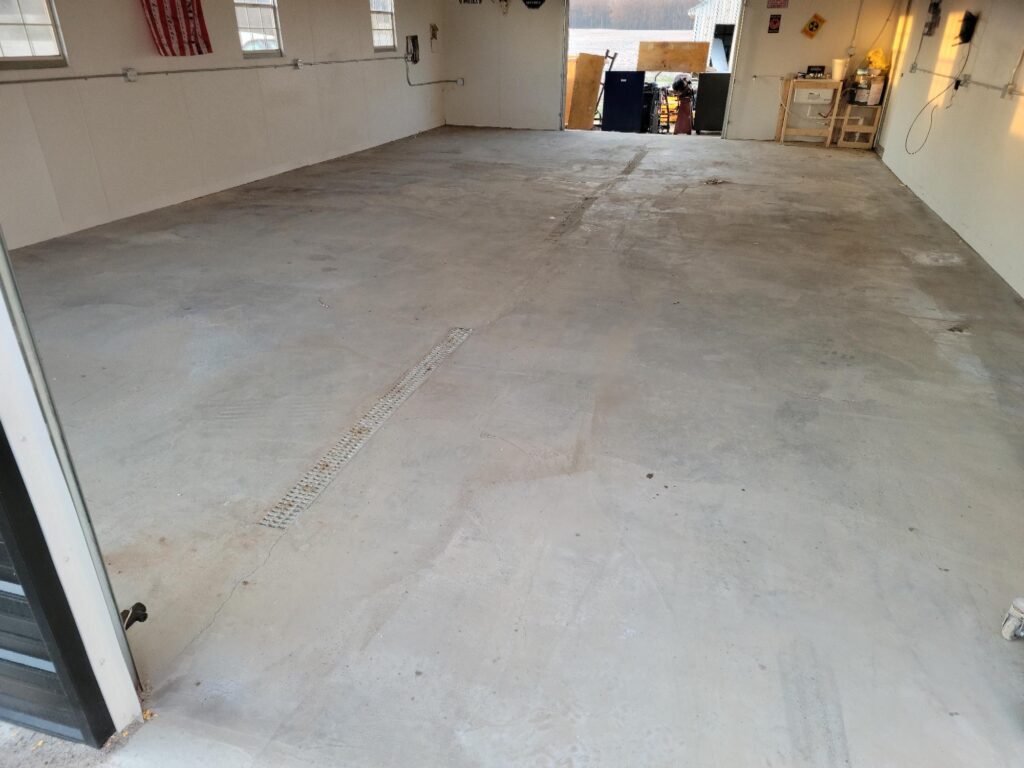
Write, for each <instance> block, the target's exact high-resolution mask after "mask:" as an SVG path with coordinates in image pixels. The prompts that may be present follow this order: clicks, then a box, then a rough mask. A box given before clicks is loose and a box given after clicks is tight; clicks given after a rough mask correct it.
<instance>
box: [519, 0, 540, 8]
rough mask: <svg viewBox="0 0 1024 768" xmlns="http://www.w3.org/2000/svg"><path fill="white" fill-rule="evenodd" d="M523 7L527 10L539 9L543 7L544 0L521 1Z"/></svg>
mask: <svg viewBox="0 0 1024 768" xmlns="http://www.w3.org/2000/svg"><path fill="white" fill-rule="evenodd" d="M523 5H525V6H526V7H527V8H540V7H541V6H542V5H544V0H523Z"/></svg>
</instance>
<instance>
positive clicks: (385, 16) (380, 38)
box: [370, 0, 396, 51]
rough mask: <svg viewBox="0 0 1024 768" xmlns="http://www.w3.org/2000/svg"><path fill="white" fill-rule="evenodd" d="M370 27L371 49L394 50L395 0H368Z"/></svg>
mask: <svg viewBox="0 0 1024 768" xmlns="http://www.w3.org/2000/svg"><path fill="white" fill-rule="evenodd" d="M370 27H371V28H372V29H373V50H375V51H393V50H395V48H396V45H395V0H370Z"/></svg>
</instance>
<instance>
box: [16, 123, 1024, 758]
mask: <svg viewBox="0 0 1024 768" xmlns="http://www.w3.org/2000/svg"><path fill="white" fill-rule="evenodd" d="M717 182H720V183H717ZM15 256H16V264H17V269H18V275H19V278H20V282H21V287H22V290H23V293H24V298H25V303H26V305H27V307H28V310H29V312H30V315H31V320H32V323H33V327H34V331H35V333H36V336H37V339H38V342H39V345H40V347H41V350H42V354H43V359H44V363H45V365H46V367H47V371H48V374H49V376H50V378H51V379H52V382H53V387H54V390H55V393H56V398H57V402H58V405H59V407H60V411H61V413H62V415H63V418H64V420H65V423H66V426H67V429H68V433H69V439H70V443H71V446H72V450H73V453H74V455H75V457H76V460H77V463H78V468H79V471H80V474H81V476H82V480H83V484H84V488H85V492H86V496H87V499H88V500H89V502H90V504H91V508H92V513H93V516H94V518H95V522H96V526H97V529H98V535H99V539H100V542H101V545H102V547H103V550H104V553H105V557H106V559H107V561H108V563H109V566H110V570H111V576H112V579H113V582H114V586H115V589H116V591H117V594H118V597H119V600H120V602H122V603H124V604H128V603H130V602H133V601H135V600H142V601H143V602H145V603H147V604H148V605H149V607H150V611H151V619H150V621H149V622H148V623H147V624H145V625H140V626H137V627H135V628H133V629H132V630H131V632H130V639H131V642H132V645H133V647H134V649H135V652H136V654H137V656H138V661H139V664H140V667H141V670H142V674H143V677H144V679H145V680H146V682H147V686H148V693H147V701H146V706H147V707H150V708H152V710H153V712H154V713H155V717H154V718H153V719H152V720H150V721H149V722H148V723H146V724H145V725H143V726H142V727H141V728H139V729H138V730H137V731H136V732H134V733H131V734H129V735H128V736H127V737H124V738H120V739H118V740H117V741H116V743H114V744H112V745H111V746H110V747H109V748H108V749H107V750H105V751H104V752H101V753H91V752H89V751H88V750H85V749H80V748H77V747H68V746H65V745H60V744H56V743H54V742H53V741H52V740H50V739H44V744H43V745H42V746H41V747H38V748H37V747H36V742H37V740H38V737H36V736H35V735H33V734H28V733H26V732H23V731H19V730H17V729H14V728H0V746H2V752H0V764H3V765H18V766H24V765H42V764H47V761H48V764H49V765H76V766H79V765H104V766H118V767H122V768H129V767H131V768H134V767H136V766H146V767H147V768H158V767H160V768H169V767H172V766H173V767H175V768H177V767H178V766H195V765H209V766H239V767H244V768H256V767H261V768H262V767H268V766H312V765H316V766H320V765H322V766H418V767H420V766H467V767H468V766H541V765H551V766H555V765H558V766H566V765H575V766H615V767H616V768H618V767H620V766H677V765H692V766H728V767H729V768H736V767H738V766H765V765H775V766H814V767H815V768H823V767H827V768H833V767H836V766H872V767H873V768H874V767H877V766H886V765H891V766H901V767H909V766H921V767H922V768H925V767H927V768H935V766H959V765H971V766H1009V765H1019V764H1021V761H1022V760H1024V739H1022V737H1021V730H1022V726H1024V722H1022V719H1024V718H1022V713H1024V686H1022V684H1021V682H1022V680H1024V644H1011V643H1007V642H1005V641H1004V640H1002V638H1001V637H1000V636H999V625H1000V622H1001V619H1002V614H1003V612H1004V611H1005V609H1006V607H1007V605H1008V604H1009V601H1010V599H1011V598H1013V597H1014V596H1016V595H1018V594H1020V593H1024V578H1022V572H1021V567H1020V552H1021V545H1022V543H1024V522H1022V517H1021V513H1022V508H1021V506H1022V505H1021V499H1022V498H1024V473H1022V472H1021V468H1022V464H1024V308H1022V302H1021V300H1020V299H1019V298H1018V297H1016V296H1015V295H1014V294H1013V293H1012V291H1011V290H1010V289H1009V288H1008V287H1007V286H1006V285H1004V284H1003V283H1002V282H1001V281H1000V280H999V279H998V277H996V276H995V275H994V274H993V272H992V271H991V270H990V269H989V268H988V267H987V266H986V265H985V264H984V263H982V261H981V260H980V259H979V257H978V256H977V255H976V254H975V253H973V252H972V251H971V250H970V249H969V248H968V247H967V246H965V245H964V244H963V243H962V242H961V241H960V240H959V239H958V238H957V237H956V235H955V234H954V233H953V232H952V231H951V230H950V229H949V228H948V227H947V226H946V225H945V224H943V223H942V222H941V221H940V220H939V219H938V218H937V217H936V216H935V215H934V214H932V213H931V212H930V211H929V210H928V209H927V208H926V207H925V206H924V205H923V204H922V203H921V202H920V201H919V200H917V199H916V198H915V197H914V195H913V194H911V193H910V192H909V191H908V190H906V189H905V188H903V187H902V186H901V185H900V184H899V183H898V182H897V181H896V180H895V179H894V178H893V177H892V176H891V175H890V174H889V173H888V171H886V170H885V169H884V167H883V166H882V165H881V164H880V163H879V162H878V161H877V159H876V158H875V157H874V156H873V155H871V154H865V153H857V152H841V151H823V150H819V149H816V148H805V147H780V146H777V145H772V144H754V143H740V142H723V141H720V140H718V139H715V138H710V137H661V136H618V135H603V134H590V133H565V134H555V133H528V132H507V131H474V130H459V129H444V130H440V131H436V132H432V133H430V134H426V135H423V136H420V137H416V138H413V139H409V140H406V141H401V142H398V143H395V144H391V145H388V146H386V147H382V148H379V149H376V150H372V151H369V152H365V153H362V154H359V155H357V156H353V157H348V158H344V159H341V160H338V161H335V162H330V163H326V164H323V165H318V166H315V167H311V168H307V169H303V170H299V171H295V172H292V173H288V174H285V175H283V176H278V177H275V178H272V179H268V180H265V181H262V182H259V183H256V184H251V185H248V186H246V187H242V188H239V189H235V190H231V191H229V192H226V193H223V194H219V195H215V196H212V197H208V198H204V199H202V200H197V201H194V202H192V203H189V204H186V205H180V206H176V207H173V208H169V209H166V210H162V211H158V212H156V213H153V214H148V215H144V216H139V217H135V218H132V219H130V220H126V221H123V222H119V223H115V224H111V225H108V226H104V227H100V228H98V229H94V230H91V231H88V232H84V233H81V234H77V235H73V236H69V237H65V238H61V239H59V240H56V241H52V242H49V243H44V244H41V245H38V246H33V247H31V248H26V249H22V250H21V251H19V252H17V253H16V254H15ZM451 326H470V327H473V328H474V329H475V331H474V333H473V335H472V337H471V338H470V339H469V341H468V342H466V343H465V344H464V345H463V346H462V347H461V348H460V349H459V350H458V351H457V352H456V353H455V355H454V356H453V357H452V358H451V359H449V360H448V361H447V362H445V363H444V364H443V366H442V367H441V368H440V369H439V370H438V371H437V372H436V373H435V374H434V376H433V377H432V378H431V379H430V380H429V381H428V382H427V384H426V385H424V386H423V387H422V388H421V389H420V390H419V391H418V392H417V393H416V394H415V395H414V396H413V397H412V398H411V399H410V400H409V401H407V402H406V403H405V404H404V405H403V406H402V407H401V409H400V410H399V411H398V413H397V414H396V415H395V416H394V417H393V418H392V419H391V420H390V421H389V422H388V423H387V425H386V426H385V427H384V428H383V429H382V430H381V431H380V432H378V433H377V434H376V435H375V436H374V437H373V439H372V440H371V441H370V443H369V445H368V446H367V447H366V448H365V449H364V450H363V452H362V453H360V454H359V456H358V457H357V458H356V459H355V460H354V461H353V462H351V463H350V464H349V465H348V466H347V468H346V469H345V470H344V473H343V474H342V475H341V476H340V477H339V478H338V479H337V480H336V482H335V483H334V484H333V485H332V486H331V487H330V488H329V489H328V491H327V492H326V493H325V494H324V495H323V496H322V497H321V498H320V499H319V501H318V502H317V503H316V504H315V505H314V506H313V507H312V508H311V509H309V510H308V511H307V512H306V513H304V514H303V515H302V516H301V517H300V519H299V520H298V521H297V522H296V523H294V524H293V525H292V527H291V528H289V529H288V530H287V531H286V532H284V533H281V532H278V531H273V530H269V529H266V528H262V527H259V526H258V525H257V524H256V523H257V522H258V521H259V519H260V518H261V516H262V514H263V512H264V511H265V510H266V508H267V507H268V506H269V505H270V504H272V503H273V502H274V501H275V500H276V499H277V498H278V497H279V496H280V495H281V494H282V493H284V491H285V490H287V489H288V488H289V487H290V486H291V484H292V483H293V482H295V481H296V480H297V479H298V477H299V476H300V475H301V473H302V472H303V471H304V470H305V469H306V468H307V467H308V466H309V465H310V464H311V463H312V462H313V460H314V459H315V458H316V457H317V456H318V455H319V454H320V453H322V452H323V451H324V450H325V449H326V448H327V447H328V446H329V445H331V443H332V442H333V441H334V440H335V439H336V438H337V437H339V436H340V435H341V433H342V432H343V431H344V430H345V429H346V428H347V427H348V426H349V425H350V424H352V423H353V422H354V420H355V419H356V418H357V417H358V416H359V415H360V414H361V413H362V412H363V411H364V410H365V409H366V408H367V407H368V406H369V405H370V404H372V403H373V402H374V401H375V400H376V399H377V397H379V396H380V395H381V394H382V393H383V392H384V391H385V390H386V389H387V388H388V387H389V386H390V385H391V383H393V381H394V380H395V379H396V378H397V377H398V376H400V375H401V373H402V372H403V371H404V370H406V369H407V368H409V367H410V366H411V365H413V364H414V363H415V362H416V361H417V360H418V359H419V358H420V357H421V356H422V355H423V354H424V353H425V352H426V351H427V350H428V349H429V348H430V347H431V346H432V345H433V344H435V343H436V342H437V341H439V340H440V339H441V337H442V336H443V335H444V333H445V330H446V329H447V328H449V327H451Z"/></svg>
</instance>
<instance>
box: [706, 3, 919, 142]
mask: <svg viewBox="0 0 1024 768" xmlns="http://www.w3.org/2000/svg"><path fill="white" fill-rule="evenodd" d="M895 1H896V0H864V9H863V12H862V13H861V18H860V26H859V29H858V31H857V35H856V42H855V44H854V48H856V53H855V54H854V56H853V59H852V60H851V62H850V67H849V68H850V71H851V72H852V70H854V69H856V67H857V66H858V65H859V64H860V62H861V60H862V59H863V58H864V55H865V54H866V53H867V51H868V50H869V46H870V47H874V48H883V49H886V50H888V49H889V48H890V47H891V45H892V40H893V34H894V27H895V23H896V20H897V17H898V15H899V11H897V13H895V14H893V19H892V21H890V22H889V23H888V24H887V25H886V24H885V19H886V16H887V15H888V14H889V11H890V10H891V9H892V8H893V7H894V2H895ZM905 2H906V0H899V3H900V5H899V6H898V7H899V8H902V7H904V5H905ZM767 5H768V4H767V2H765V0H749V2H748V3H747V7H746V10H745V11H744V14H743V22H742V29H741V37H740V43H739V46H738V51H737V54H736V62H735V66H734V69H733V95H732V102H731V107H730V112H729V122H728V124H727V126H726V129H725V136H726V138H730V139H773V138H774V137H775V125H776V121H777V119H778V114H779V101H780V96H781V88H782V82H781V80H782V78H783V77H784V76H786V75H794V74H796V73H797V72H802V71H804V70H806V68H807V66H808V65H813V64H823V65H825V69H826V72H829V71H830V70H831V68H832V59H835V58H840V57H843V56H846V55H847V49H848V48H849V47H850V41H851V40H852V39H853V35H854V26H855V24H856V21H857V7H858V0H790V3H789V7H788V8H785V9H771V8H768V7H767ZM773 13H778V14H781V15H782V29H781V31H780V32H778V33H777V34H768V17H769V15H770V14H773ZM815 13H817V14H820V15H821V16H823V17H824V18H825V25H824V26H823V27H822V28H821V31H819V32H818V34H817V36H816V37H814V39H808V38H807V37H805V36H804V35H803V34H801V31H800V30H801V29H803V26H804V24H805V23H807V21H808V19H810V18H811V16H812V15H813V14H815ZM883 26H884V27H885V28H884V29H883ZM879 33H881V34H880V35H879ZM875 39H877V40H878V42H876V43H875V44H874V45H873V46H871V43H872V41H873V40H875Z"/></svg>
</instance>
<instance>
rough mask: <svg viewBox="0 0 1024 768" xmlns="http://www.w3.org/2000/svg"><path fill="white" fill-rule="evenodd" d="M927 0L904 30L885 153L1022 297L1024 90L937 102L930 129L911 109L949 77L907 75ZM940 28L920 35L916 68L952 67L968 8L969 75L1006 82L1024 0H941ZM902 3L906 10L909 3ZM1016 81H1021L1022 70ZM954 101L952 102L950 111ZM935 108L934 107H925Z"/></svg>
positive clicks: (918, 3) (958, 57) (1021, 29)
mask: <svg viewBox="0 0 1024 768" xmlns="http://www.w3.org/2000/svg"><path fill="white" fill-rule="evenodd" d="M927 5H928V0H914V2H913V5H912V7H911V14H910V19H909V24H908V32H907V35H906V37H905V40H906V43H905V45H906V46H907V47H908V48H909V50H908V51H907V56H906V58H904V60H903V62H902V65H901V67H900V70H899V73H898V74H897V77H896V78H895V81H894V87H893V91H892V95H891V97H890V102H889V107H888V111H887V114H886V118H885V124H884V127H883V131H882V135H881V144H882V145H883V146H884V150H883V151H882V159H883V161H884V162H885V164H886V165H888V166H889V167H890V168H891V169H892V170H893V172H894V173H895V174H896V175H897V176H898V177H899V178H900V180H901V181H903V182H904V183H905V184H906V185H907V186H909V187H910V188H911V189H912V190H913V191H914V192H915V193H916V194H917V195H918V197H920V198H921V199H922V200H924V202H925V203H927V204H928V205H929V206H931V208H932V209H933V210H935V212H936V213H938V214H939V216H941V217H942V218H943V219H945V220H946V221H947V222H948V223H949V224H950V226H952V227H953V229H955V230H956V231H957V232H958V233H959V234H960V235H961V237H963V238H964V240H966V241H967V242H968V243H969V244H970V245H971V246H972V247H973V248H974V249H975V250H976V251H978V253H980V254H981V255H982V257H984V258H985V259H986V260H987V261H988V262H989V264H991V265H992V267H993V268H995V270H996V271H997V272H999V274H1001V275H1002V276H1003V278H1004V279H1005V280H1006V281H1007V282H1008V283H1009V284H1010V285H1011V286H1013V288H1014V289H1015V290H1016V291H1017V293H1019V294H1022V295H1024V236H1022V235H1021V232H1022V231H1024V226H1022V224H1021V221H1022V215H1024V97H1022V96H1018V97H1015V98H1006V99H1004V98H1002V97H1001V94H1000V93H998V92H996V91H993V90H989V89H986V88H982V87H979V86H968V87H966V88H962V89H960V90H959V91H958V92H957V93H956V95H955V97H953V98H952V101H950V94H946V95H945V96H943V97H942V98H940V99H938V100H937V102H936V103H937V104H938V109H937V110H936V111H935V120H934V125H933V127H932V132H931V136H930V137H929V138H928V142H927V143H926V144H925V145H924V148H923V149H921V150H920V152H918V153H917V154H914V155H910V154H908V153H907V151H906V149H905V146H904V145H905V143H909V145H910V149H911V150H914V149H917V147H918V146H919V145H920V144H921V142H922V140H923V139H924V137H925V133H926V131H927V128H928V111H927V110H926V111H925V113H924V114H923V115H922V117H921V119H920V120H918V123H917V125H916V126H914V129H913V131H912V132H911V133H910V138H909V140H908V139H907V132H908V130H909V128H910V125H911V122H912V121H913V120H914V117H915V115H917V113H918V112H920V110H921V108H922V107H923V106H924V105H925V103H926V102H927V101H928V100H929V99H930V98H931V97H932V96H934V95H936V94H937V93H938V92H940V91H941V90H942V89H944V88H945V87H946V86H947V85H948V84H949V80H948V79H944V78H940V77H935V76H933V75H931V74H927V73H924V72H917V73H914V74H911V73H910V71H909V70H910V64H911V62H912V61H913V59H914V54H915V52H916V51H917V46H918V42H919V40H920V35H921V25H922V21H923V18H924V15H925V10H926V8H927ZM942 5H943V11H944V18H943V20H942V24H941V26H940V27H939V32H938V33H937V34H936V35H935V36H934V37H929V38H925V39H924V44H923V45H922V47H921V55H920V60H919V63H920V66H921V67H923V68H924V69H931V70H934V71H937V72H944V73H951V74H955V73H956V72H958V71H959V69H960V66H961V65H962V63H963V61H964V56H965V55H966V53H967V52H966V50H965V48H964V47H960V48H954V47H953V46H952V41H951V38H952V37H954V36H955V35H956V32H957V31H958V30H959V25H960V20H961V18H962V16H963V11H964V10H970V11H973V12H975V13H978V12H980V13H981V21H980V24H979V26H978V29H977V32H976V33H975V37H974V42H973V46H972V50H971V53H970V61H969V62H968V66H967V69H966V70H965V74H969V75H971V77H972V79H974V80H975V81H980V82H985V83H991V84H993V85H999V86H1003V85H1005V84H1006V83H1007V82H1008V81H1009V78H1010V76H1011V73H1012V72H1013V68H1014V66H1015V65H1016V63H1017V61H1018V59H1019V57H1020V55H1021V50H1022V49H1024V3H1022V2H1020V0H971V2H965V1H964V0H945V2H944V3H943V4H942ZM905 8H906V5H905V3H904V4H903V5H902V7H901V10H905ZM1018 87H1021V88H1024V72H1021V73H1019V76H1018ZM947 107H948V109H947ZM929 109H930V107H929Z"/></svg>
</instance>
